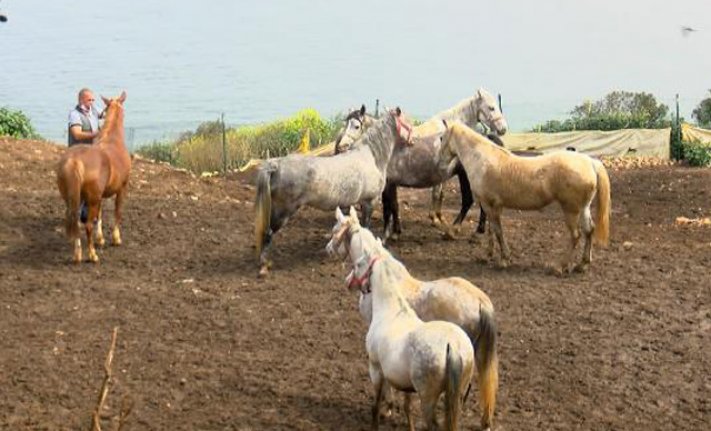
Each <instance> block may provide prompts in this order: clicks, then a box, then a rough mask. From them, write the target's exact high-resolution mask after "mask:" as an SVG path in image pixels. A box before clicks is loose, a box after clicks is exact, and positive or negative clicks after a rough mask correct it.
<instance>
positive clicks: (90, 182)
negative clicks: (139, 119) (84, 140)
mask: <svg viewBox="0 0 711 431" xmlns="http://www.w3.org/2000/svg"><path fill="white" fill-rule="evenodd" d="M102 99H103V101H104V103H105V104H106V117H105V118H106V120H105V122H104V126H103V128H102V129H101V132H100V133H99V135H98V136H97V137H96V138H95V139H94V143H93V144H91V145H86V144H84V145H74V146H72V147H71V148H69V149H67V151H66V153H64V155H63V156H62V158H61V159H60V160H59V164H58V165H57V186H58V187H59V193H60V194H61V195H62V199H64V202H65V204H66V205H67V210H66V230H67V236H68V237H69V240H70V241H71V242H72V243H73V244H74V262H75V263H79V262H81V260H82V256H81V240H80V239H79V206H80V205H81V202H84V203H85V204H86V206H87V221H86V223H85V224H84V227H85V229H86V241H87V244H88V247H89V261H91V262H98V261H99V256H98V255H97V254H96V250H95V248H94V238H93V235H92V233H93V230H94V222H97V221H98V223H97V230H96V242H97V243H98V244H99V246H100V247H101V246H103V245H104V235H103V232H102V229H101V203H102V201H103V199H106V198H110V197H112V196H116V201H115V205H114V206H115V215H114V226H113V230H112V232H111V240H112V244H113V245H121V232H120V231H119V226H120V225H121V207H122V206H123V202H124V200H125V198H126V192H127V189H128V177H129V174H130V172H131V157H130V155H129V154H128V151H127V150H126V145H125V143H124V130H123V116H124V112H123V103H124V101H125V100H126V92H125V91H124V92H122V93H121V95H120V96H119V97H117V98H114V99H107V98H105V97H103V96H102Z"/></svg>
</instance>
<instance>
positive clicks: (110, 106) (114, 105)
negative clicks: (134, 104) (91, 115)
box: [101, 91, 126, 127]
mask: <svg viewBox="0 0 711 431" xmlns="http://www.w3.org/2000/svg"><path fill="white" fill-rule="evenodd" d="M101 100H103V101H104V105H105V107H104V110H103V111H102V112H101V117H102V118H103V117H106V118H107V122H108V121H112V120H113V119H115V118H116V117H117V116H119V115H120V117H121V119H123V103H124V102H125V101H126V92H125V91H122V92H121V94H120V95H119V96H118V97H113V98H111V99H109V98H107V97H104V96H101ZM105 127H107V126H105Z"/></svg>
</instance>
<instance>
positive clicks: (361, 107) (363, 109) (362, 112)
mask: <svg viewBox="0 0 711 431" xmlns="http://www.w3.org/2000/svg"><path fill="white" fill-rule="evenodd" d="M364 115H365V104H363V105H360V116H361V117H362V116H364Z"/></svg>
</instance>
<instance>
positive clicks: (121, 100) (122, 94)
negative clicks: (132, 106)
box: [118, 91, 126, 104]
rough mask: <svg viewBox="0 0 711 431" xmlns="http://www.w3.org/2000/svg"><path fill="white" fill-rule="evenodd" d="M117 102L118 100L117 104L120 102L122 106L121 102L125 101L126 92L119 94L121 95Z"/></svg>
mask: <svg viewBox="0 0 711 431" xmlns="http://www.w3.org/2000/svg"><path fill="white" fill-rule="evenodd" d="M118 100H119V102H121V103H122V104H123V102H125V101H126V91H122V92H121V95H120V96H119V98H118Z"/></svg>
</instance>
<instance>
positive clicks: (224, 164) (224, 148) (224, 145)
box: [221, 112, 227, 175]
mask: <svg viewBox="0 0 711 431" xmlns="http://www.w3.org/2000/svg"><path fill="white" fill-rule="evenodd" d="M221 119H222V121H221V122H222V173H223V174H225V175H227V135H226V133H225V113H224V112H223V113H222V117H221Z"/></svg>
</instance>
